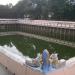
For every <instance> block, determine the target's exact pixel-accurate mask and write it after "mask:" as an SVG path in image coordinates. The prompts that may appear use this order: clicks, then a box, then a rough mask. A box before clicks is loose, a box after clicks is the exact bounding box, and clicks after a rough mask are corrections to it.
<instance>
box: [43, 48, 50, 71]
mask: <svg viewBox="0 0 75 75" xmlns="http://www.w3.org/2000/svg"><path fill="white" fill-rule="evenodd" d="M48 55H49V52H48V51H47V50H46V49H45V50H44V51H43V53H42V60H43V64H42V70H43V72H48V71H49V67H50V64H49V63H47V58H48Z"/></svg>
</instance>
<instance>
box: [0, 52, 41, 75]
mask: <svg viewBox="0 0 75 75" xmlns="http://www.w3.org/2000/svg"><path fill="white" fill-rule="evenodd" d="M14 59H15V58H14ZM0 63H1V64H2V65H4V66H5V68H6V69H7V70H9V71H10V72H11V73H12V74H13V75H42V73H41V72H40V71H36V70H32V69H31V67H29V66H27V65H26V64H22V63H19V62H17V61H15V60H13V59H11V58H10V57H8V56H6V55H5V54H4V53H1V52H0Z"/></svg>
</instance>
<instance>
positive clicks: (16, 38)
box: [0, 35, 75, 59]
mask: <svg viewBox="0 0 75 75" xmlns="http://www.w3.org/2000/svg"><path fill="white" fill-rule="evenodd" d="M11 42H12V43H13V44H14V45H15V46H16V47H17V49H18V50H19V51H21V52H22V53H23V54H24V55H27V56H30V57H36V54H37V53H39V52H40V53H42V51H43V49H48V51H49V52H50V54H51V53H54V52H56V53H58V55H59V59H60V58H64V59H68V58H71V57H73V56H75V48H71V47H68V46H64V45H59V44H56V43H51V42H46V41H43V40H39V39H35V38H30V37H26V36H21V35H13V36H0V45H2V46H3V45H5V44H7V45H10V43H11Z"/></svg>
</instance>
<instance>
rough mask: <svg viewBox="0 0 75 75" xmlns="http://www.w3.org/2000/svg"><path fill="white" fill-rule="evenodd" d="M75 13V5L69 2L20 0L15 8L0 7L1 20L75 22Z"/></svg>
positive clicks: (10, 6)
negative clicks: (23, 19)
mask: <svg viewBox="0 0 75 75" xmlns="http://www.w3.org/2000/svg"><path fill="white" fill-rule="evenodd" d="M74 13H75V5H74V4H72V3H71V2H69V1H68V0H20V1H19V2H18V3H17V4H16V5H15V6H13V5H12V4H9V5H5V6H4V5H0V18H24V17H26V16H28V17H30V18H31V19H46V20H47V19H52V20H75V14H74ZM49 15H50V16H49Z"/></svg>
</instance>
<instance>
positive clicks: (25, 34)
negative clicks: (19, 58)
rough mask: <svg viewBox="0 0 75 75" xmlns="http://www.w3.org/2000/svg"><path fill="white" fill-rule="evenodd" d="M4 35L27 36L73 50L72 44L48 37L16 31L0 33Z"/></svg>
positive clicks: (73, 44) (74, 44)
mask: <svg viewBox="0 0 75 75" xmlns="http://www.w3.org/2000/svg"><path fill="white" fill-rule="evenodd" d="M5 35H23V36H28V37H31V38H36V39H41V40H44V41H47V42H52V43H57V44H61V45H66V46H69V47H74V48H75V43H74V42H68V41H63V40H59V39H54V38H49V37H45V36H40V35H35V34H29V33H25V32H17V31H16V32H1V33H0V36H5Z"/></svg>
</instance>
